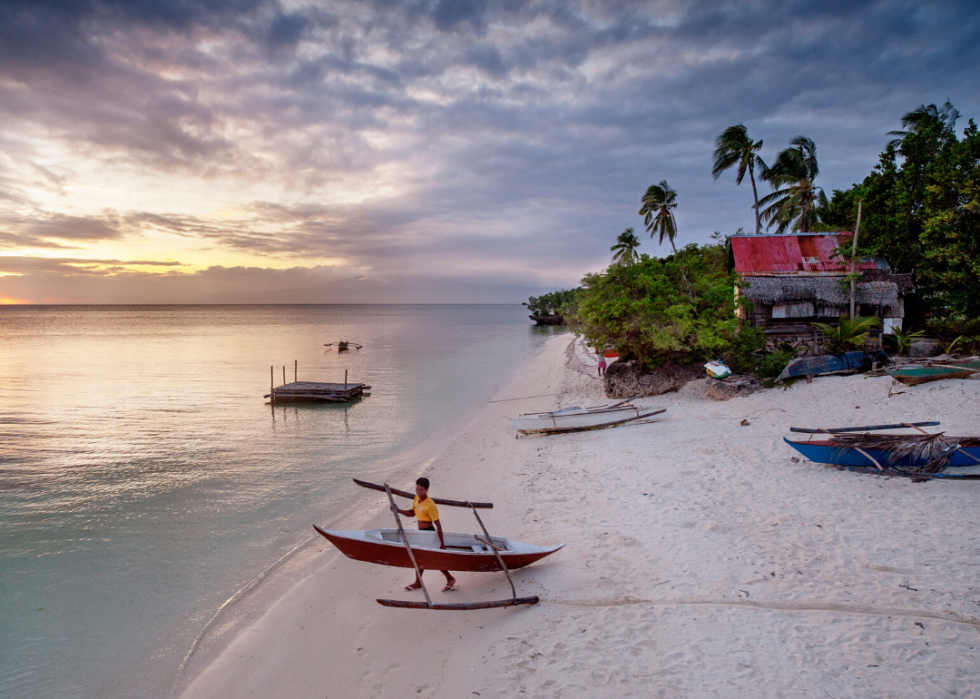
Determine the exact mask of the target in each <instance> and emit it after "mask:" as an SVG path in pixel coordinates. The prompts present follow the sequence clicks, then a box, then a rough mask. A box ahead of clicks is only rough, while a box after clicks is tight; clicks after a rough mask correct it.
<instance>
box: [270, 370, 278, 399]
mask: <svg viewBox="0 0 980 699" xmlns="http://www.w3.org/2000/svg"><path fill="white" fill-rule="evenodd" d="M269 402H270V403H273V404H275V402H276V368H275V367H272V366H270V367H269Z"/></svg>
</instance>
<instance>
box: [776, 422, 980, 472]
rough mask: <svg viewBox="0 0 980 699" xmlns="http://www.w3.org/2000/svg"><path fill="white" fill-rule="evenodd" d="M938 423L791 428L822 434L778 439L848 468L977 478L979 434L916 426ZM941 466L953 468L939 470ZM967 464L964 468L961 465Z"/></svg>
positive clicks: (817, 460)
mask: <svg viewBox="0 0 980 699" xmlns="http://www.w3.org/2000/svg"><path fill="white" fill-rule="evenodd" d="M938 424H939V423H938V422H916V423H897V424H892V425H872V426H867V427H840V428H834V429H810V428H803V427H791V428H790V431H792V432H803V433H807V434H811V435H816V434H820V435H826V437H821V438H820V439H812V437H811V439H810V440H809V441H797V440H790V439H786V438H784V441H785V442H786V443H787V444H789V445H790V446H791V447H793V448H794V449H796V450H797V451H798V452H800V453H801V454H802V455H803V456H805V457H806V458H807V459H809V460H810V461H813V462H815V463H819V464H828V465H832V466H837V467H839V468H847V469H848V470H855V471H865V470H869V471H871V472H875V473H880V474H883V475H891V476H907V477H910V478H918V479H922V478H939V477H949V478H953V477H955V478H967V479H980V437H947V436H946V435H945V434H944V433H941V432H940V433H938V434H930V433H928V432H925V431H924V430H922V429H921V428H922V427H926V426H936V425H938ZM904 428H912V429H915V430H917V432H918V434H911V435H910V434H871V432H872V431H880V430H892V429H904ZM947 468H957V469H959V470H958V471H957V472H954V473H945V471H946V469H947ZM967 468H969V469H970V471H969V472H967V471H964V470H962V469H967Z"/></svg>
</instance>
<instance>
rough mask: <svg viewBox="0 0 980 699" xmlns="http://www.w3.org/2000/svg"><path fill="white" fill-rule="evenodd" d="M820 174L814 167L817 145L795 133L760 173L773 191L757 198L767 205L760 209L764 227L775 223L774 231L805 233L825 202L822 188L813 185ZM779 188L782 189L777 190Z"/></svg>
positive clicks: (811, 225)
mask: <svg viewBox="0 0 980 699" xmlns="http://www.w3.org/2000/svg"><path fill="white" fill-rule="evenodd" d="M819 173H820V168H819V167H818V166H817V146H816V144H815V143H814V142H813V141H811V140H810V139H809V138H807V137H806V136H797V137H796V138H794V139H793V140H792V141H790V147H789V148H787V149H786V150H784V151H782V152H781V153H780V154H779V155H778V156H777V158H776V162H775V163H774V164H773V166H772V167H771V168H767V169H766V170H765V171H764V172H763V173H762V179H764V180H766V181H768V182H769V183H770V184H771V185H772V186H773V189H775V190H776V191H775V192H773V193H772V194H768V195H766V196H764V197H763V198H762V199H760V200H759V205H760V206H762V205H768V206H767V207H766V208H765V209H764V210H763V211H762V214H761V215H762V218H763V220H764V221H766V228H767V229H768V228H771V227H772V226H773V224H775V225H776V233H777V234H779V233H783V232H785V231H786V229H787V228H788V227H789V226H790V225H791V224H792V226H793V228H792V230H793V231H795V232H799V233H808V232H809V231H811V230H812V229H813V227H814V225H816V224H817V208H818V207H819V206H825V205H826V199H827V197H826V195H825V194H824V193H823V189H822V188H820V187H818V186H816V185H815V184H814V180H815V179H816V177H817V175H818V174H819ZM780 187H782V189H780Z"/></svg>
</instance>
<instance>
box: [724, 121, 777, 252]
mask: <svg viewBox="0 0 980 699" xmlns="http://www.w3.org/2000/svg"><path fill="white" fill-rule="evenodd" d="M760 148H762V141H753V140H752V139H751V138H749V131H748V129H746V128H745V126H743V125H742V124H736V125H735V126H729V127H728V128H727V129H725V130H724V131H722V132H721V136H719V137H718V138H717V139H716V140H715V166H714V168H712V170H711V174H712V175H714V178H715V179H716V180H717V179H718V176H719V175H721V173H723V172H724V171H725V170H728V169H729V168H732V167H735V166H736V165H737V166H738V174H737V175H736V176H735V184H736V185H739V184H742V179H743V178H744V177H745V173H746V172H748V173H749V181H750V182H752V196H753V197H754V198H755V206H753V207H752V208H753V209H754V210H755V234H756V235H759V233H761V232H762V223H761V218H760V217H759V190H757V189H756V187H755V168H756V167H758V168H759V169H760V170H761V171H762V172H765V170H766V164H765V163H764V162H762V158H760V157H759V156H758V155H756V152H757V151H758V150H759V149H760Z"/></svg>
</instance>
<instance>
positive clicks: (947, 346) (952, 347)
mask: <svg viewBox="0 0 980 699" xmlns="http://www.w3.org/2000/svg"><path fill="white" fill-rule="evenodd" d="M964 340H966V337H964V336H963V335H959V336H957V338H956V339H955V340H952V341H951V342H943V343H942V344H940V345H939V346H940V347H942V350H943V354H952V353H953V352H955V351H956V348H957V347H959V346H960V344H961V343H962V342H963V341H964Z"/></svg>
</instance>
